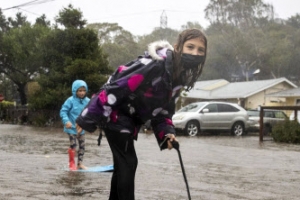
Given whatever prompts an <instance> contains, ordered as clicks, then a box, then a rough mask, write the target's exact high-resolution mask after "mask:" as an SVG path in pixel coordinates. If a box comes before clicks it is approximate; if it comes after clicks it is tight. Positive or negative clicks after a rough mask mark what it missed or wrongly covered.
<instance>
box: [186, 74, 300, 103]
mask: <svg viewBox="0 0 300 200" xmlns="http://www.w3.org/2000/svg"><path fill="white" fill-rule="evenodd" d="M291 89H298V86H297V85H295V84H293V83H292V82H291V81H289V80H287V79H286V78H277V79H269V80H256V81H247V82H234V83H230V82H228V81H226V80H224V79H218V80H209V81H198V82H196V83H195V86H194V88H193V89H191V90H190V91H189V92H183V93H182V99H181V105H182V106H184V105H186V104H189V103H192V102H196V101H212V100H218V101H227V102H233V103H238V104H239V105H241V106H242V107H244V108H245V109H254V108H257V107H258V106H285V105H295V104H294V103H293V100H290V96H289V94H291V93H288V92H286V93H285V94H286V95H284V94H282V93H281V94H280V93H279V92H283V91H288V90H291ZM297 97H299V100H298V101H299V103H300V94H299V96H297ZM297 97H295V98H296V99H297Z"/></svg>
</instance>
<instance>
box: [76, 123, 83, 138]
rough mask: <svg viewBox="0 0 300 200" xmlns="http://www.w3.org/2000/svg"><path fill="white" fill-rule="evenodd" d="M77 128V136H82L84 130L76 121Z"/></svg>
mask: <svg viewBox="0 0 300 200" xmlns="http://www.w3.org/2000/svg"><path fill="white" fill-rule="evenodd" d="M76 130H77V137H79V136H80V133H81V132H82V128H81V127H80V126H79V125H78V124H77V123H76Z"/></svg>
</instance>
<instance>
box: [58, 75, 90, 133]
mask: <svg viewBox="0 0 300 200" xmlns="http://www.w3.org/2000/svg"><path fill="white" fill-rule="evenodd" d="M82 86H84V87H85V88H86V92H88V86H87V84H86V82H85V81H83V80H76V81H74V82H73V84H72V96H70V97H69V98H68V99H67V100H66V101H65V102H64V104H63V105H62V107H61V110H60V117H61V120H62V123H63V125H64V132H66V133H69V134H77V131H76V127H75V124H76V118H77V117H78V116H79V114H80V113H81V111H82V110H83V109H84V107H85V106H86V105H87V104H88V102H89V101H90V99H89V98H88V97H86V96H85V97H84V98H83V99H80V98H78V97H77V95H76V92H77V90H78V89H79V88H80V87H82ZM67 122H71V123H72V128H66V127H65V125H66V123H67ZM81 134H84V131H82V132H81Z"/></svg>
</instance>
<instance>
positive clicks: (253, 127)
mask: <svg viewBox="0 0 300 200" xmlns="http://www.w3.org/2000/svg"><path fill="white" fill-rule="evenodd" d="M247 113H248V115H249V121H250V125H249V131H259V128H260V125H259V120H260V116H259V115H260V111H259V110H258V109H256V110H247ZM286 119H288V117H287V115H286V114H285V112H283V111H282V110H269V109H264V113H263V125H264V126H263V132H264V134H265V135H266V134H268V133H271V132H272V127H273V126H274V125H275V124H276V123H278V122H281V121H284V120H286Z"/></svg>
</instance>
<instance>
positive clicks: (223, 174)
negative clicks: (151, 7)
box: [0, 124, 300, 200]
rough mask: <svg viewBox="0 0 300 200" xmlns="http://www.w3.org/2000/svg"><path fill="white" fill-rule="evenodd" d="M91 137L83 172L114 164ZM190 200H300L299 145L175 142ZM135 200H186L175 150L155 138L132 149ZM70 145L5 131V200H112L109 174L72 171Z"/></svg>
mask: <svg viewBox="0 0 300 200" xmlns="http://www.w3.org/2000/svg"><path fill="white" fill-rule="evenodd" d="M97 137H98V136H97V133H95V134H87V136H86V154H85V157H84V163H85V165H86V166H95V165H110V164H112V157H111V153H110V149H109V147H108V144H107V140H106V138H105V137H103V140H102V143H101V146H100V147H98V146H97ZM178 139H179V140H180V145H181V146H180V150H181V155H182V159H183V162H184V166H185V171H186V174H187V179H188V183H189V187H190V192H191V197H192V199H195V200H199V199H205V200H226V199H244V200H271V199H272V200H273V199H274V200H282V199H284V200H290V199H295V200H296V199H299V197H300V190H299V186H300V145H292V144H277V143H274V142H273V141H271V140H269V141H265V142H263V144H260V143H259V140H258V136H257V135H252V136H251V135H248V136H244V137H231V136H228V135H224V136H199V137H184V136H178ZM135 145H136V151H137V154H138V158H139V165H138V169H137V174H136V199H137V200H148V199H151V200H154V199H155V200H158V199H159V200H166V199H171V200H182V199H187V192H186V186H185V183H184V179H183V176H182V172H181V168H180V163H179V159H178V154H177V152H176V150H171V151H169V150H165V151H162V152H161V151H160V150H159V148H158V145H157V143H156V140H155V137H154V135H152V134H144V133H141V134H140V135H139V139H138V141H137V142H136V143H135ZM67 148H68V138H67V136H66V135H65V134H64V133H63V132H62V129H58V128H35V127H29V126H19V125H6V124H0V163H1V165H2V168H1V170H0V199H1V200H11V199H12V200H19V199H20V200H21V199H22V200H23V199H26V200H49V199H57V200H58V199H59V200H64V199H67V200H77V199H91V200H93V199H98V200H99V199H100V200H102V199H103V200H105V199H108V194H109V188H110V178H111V173H79V172H69V171H67V167H68V155H67Z"/></svg>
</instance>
